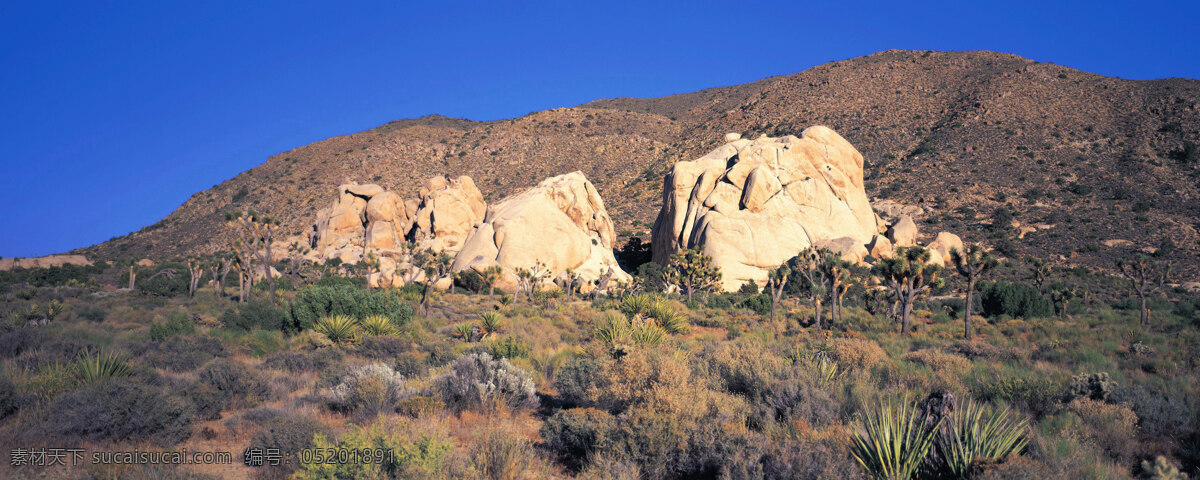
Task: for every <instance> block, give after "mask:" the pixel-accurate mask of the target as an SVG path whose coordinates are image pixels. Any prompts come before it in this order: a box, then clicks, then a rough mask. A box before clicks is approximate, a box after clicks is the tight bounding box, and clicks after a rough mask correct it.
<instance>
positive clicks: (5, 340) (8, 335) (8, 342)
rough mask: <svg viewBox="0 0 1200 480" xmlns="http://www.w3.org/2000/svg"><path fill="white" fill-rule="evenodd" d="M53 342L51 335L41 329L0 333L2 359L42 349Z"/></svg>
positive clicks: (22, 329)
mask: <svg viewBox="0 0 1200 480" xmlns="http://www.w3.org/2000/svg"><path fill="white" fill-rule="evenodd" d="M52 341H53V340H52V339H51V338H50V335H48V334H47V333H46V332H45V330H42V329H40V328H18V329H16V330H12V331H9V332H4V333H0V357H3V358H13V357H16V356H18V355H20V354H22V353H25V352H28V351H30V350H35V349H40V348H41V347H42V346H43V345H45V344H48V343H51V342H52Z"/></svg>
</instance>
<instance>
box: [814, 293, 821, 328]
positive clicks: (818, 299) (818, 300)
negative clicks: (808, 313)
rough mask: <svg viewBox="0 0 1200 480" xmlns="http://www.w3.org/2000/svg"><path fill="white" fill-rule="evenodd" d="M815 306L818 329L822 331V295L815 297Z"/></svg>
mask: <svg viewBox="0 0 1200 480" xmlns="http://www.w3.org/2000/svg"><path fill="white" fill-rule="evenodd" d="M813 307H815V309H816V311H817V331H818V332H819V331H821V297H816V298H813Z"/></svg>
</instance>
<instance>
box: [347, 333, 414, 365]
mask: <svg viewBox="0 0 1200 480" xmlns="http://www.w3.org/2000/svg"><path fill="white" fill-rule="evenodd" d="M415 348H416V346H415V345H414V344H413V341H412V340H409V339H407V338H400V337H393V336H366V337H363V338H362V339H361V340H359V342H358V345H357V348H356V349H355V350H356V351H357V352H358V355H359V356H362V357H365V358H370V359H376V360H387V359H393V358H396V357H398V356H400V355H401V354H403V353H405V352H410V351H412V350H414V349H415Z"/></svg>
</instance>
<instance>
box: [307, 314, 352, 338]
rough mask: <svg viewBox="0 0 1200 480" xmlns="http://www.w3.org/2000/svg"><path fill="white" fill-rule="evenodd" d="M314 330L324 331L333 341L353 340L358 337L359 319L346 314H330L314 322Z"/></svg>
mask: <svg viewBox="0 0 1200 480" xmlns="http://www.w3.org/2000/svg"><path fill="white" fill-rule="evenodd" d="M313 330H316V331H317V332H318V333H322V334H324V335H325V337H326V338H329V340H330V341H332V342H333V343H345V342H353V341H355V340H357V339H358V334H359V327H358V320H356V319H355V318H354V317H350V316H346V315H330V316H326V317H321V318H319V319H317V321H316V322H313Z"/></svg>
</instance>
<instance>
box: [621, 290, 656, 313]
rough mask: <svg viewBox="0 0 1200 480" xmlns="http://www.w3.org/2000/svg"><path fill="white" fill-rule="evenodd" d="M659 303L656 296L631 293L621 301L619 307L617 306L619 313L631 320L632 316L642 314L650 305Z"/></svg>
mask: <svg viewBox="0 0 1200 480" xmlns="http://www.w3.org/2000/svg"><path fill="white" fill-rule="evenodd" d="M659 301H661V299H659V298H658V296H656V295H653V294H649V293H631V294H629V295H626V296H625V298H623V299H621V305H620V306H618V307H617V308H619V309H620V310H621V313H624V314H625V316H626V317H628V318H633V316H634V315H637V314H639V313H644V312H646V310H648V309H649V308H650V306H651V305H653V304H655V303H656V302H659Z"/></svg>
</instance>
